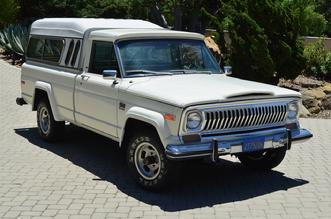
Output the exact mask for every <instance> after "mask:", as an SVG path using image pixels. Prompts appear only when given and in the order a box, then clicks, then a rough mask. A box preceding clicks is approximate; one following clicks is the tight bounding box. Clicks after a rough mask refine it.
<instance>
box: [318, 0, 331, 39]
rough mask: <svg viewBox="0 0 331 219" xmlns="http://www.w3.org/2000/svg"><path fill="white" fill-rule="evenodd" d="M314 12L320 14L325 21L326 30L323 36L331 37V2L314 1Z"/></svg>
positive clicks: (325, 0) (324, 0) (326, 0)
mask: <svg viewBox="0 0 331 219" xmlns="http://www.w3.org/2000/svg"><path fill="white" fill-rule="evenodd" d="M315 3H316V11H317V12H318V13H320V14H322V15H323V16H324V18H325V20H326V22H327V23H326V28H325V32H324V34H326V35H327V36H329V37H331V6H330V5H331V2H330V0H315Z"/></svg>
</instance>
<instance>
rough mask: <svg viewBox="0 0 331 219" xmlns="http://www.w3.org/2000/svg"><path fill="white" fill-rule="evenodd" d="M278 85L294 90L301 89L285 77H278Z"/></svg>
mask: <svg viewBox="0 0 331 219" xmlns="http://www.w3.org/2000/svg"><path fill="white" fill-rule="evenodd" d="M278 86H279V87H284V88H288V89H291V90H295V91H300V90H301V89H302V88H301V87H300V86H299V85H297V84H293V83H292V81H291V80H285V79H280V80H279V83H278Z"/></svg>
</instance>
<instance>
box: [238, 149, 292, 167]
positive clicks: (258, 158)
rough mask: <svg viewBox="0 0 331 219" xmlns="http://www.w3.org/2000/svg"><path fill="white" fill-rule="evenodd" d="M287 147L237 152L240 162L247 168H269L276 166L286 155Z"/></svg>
mask: <svg viewBox="0 0 331 219" xmlns="http://www.w3.org/2000/svg"><path fill="white" fill-rule="evenodd" d="M286 150H287V147H286V146H285V147H281V148H277V149H272V150H269V151H264V152H253V153H243V154H238V155H237V156H238V159H239V160H240V162H241V163H242V164H243V165H244V166H246V167H249V168H252V169H257V170H270V169H272V168H274V167H276V166H278V165H279V164H280V163H281V162H282V161H283V159H284V157H285V155H286Z"/></svg>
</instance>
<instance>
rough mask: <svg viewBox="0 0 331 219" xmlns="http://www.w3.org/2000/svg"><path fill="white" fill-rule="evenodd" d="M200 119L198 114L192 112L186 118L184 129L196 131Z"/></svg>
mask: <svg viewBox="0 0 331 219" xmlns="http://www.w3.org/2000/svg"><path fill="white" fill-rule="evenodd" d="M201 122H202V118H201V115H200V113H197V112H192V113H189V114H188V116H187V122H186V128H187V129H196V128H198V127H199V126H200V124H201Z"/></svg>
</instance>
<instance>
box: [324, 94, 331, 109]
mask: <svg viewBox="0 0 331 219" xmlns="http://www.w3.org/2000/svg"><path fill="white" fill-rule="evenodd" d="M322 106H323V108H324V109H328V110H331V94H329V95H328V96H327V97H326V98H325V99H324V100H323V101H322Z"/></svg>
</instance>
